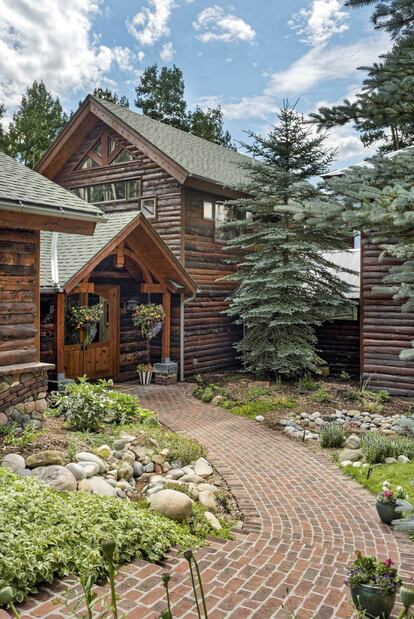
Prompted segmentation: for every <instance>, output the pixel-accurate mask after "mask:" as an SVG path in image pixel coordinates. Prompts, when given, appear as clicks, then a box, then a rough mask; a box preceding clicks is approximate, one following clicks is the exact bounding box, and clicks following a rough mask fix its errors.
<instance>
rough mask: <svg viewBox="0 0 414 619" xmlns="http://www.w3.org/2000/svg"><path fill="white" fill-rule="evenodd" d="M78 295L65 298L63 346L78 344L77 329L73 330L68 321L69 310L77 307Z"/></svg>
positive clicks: (78, 302) (78, 303)
mask: <svg viewBox="0 0 414 619" xmlns="http://www.w3.org/2000/svg"><path fill="white" fill-rule="evenodd" d="M80 304H81V303H80V294H70V295H68V296H65V344H79V342H80V337H79V329H75V328H74V327H73V326H72V324H71V321H70V309H71V307H74V306H79V305H80Z"/></svg>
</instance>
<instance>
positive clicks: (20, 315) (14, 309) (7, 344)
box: [0, 228, 39, 367]
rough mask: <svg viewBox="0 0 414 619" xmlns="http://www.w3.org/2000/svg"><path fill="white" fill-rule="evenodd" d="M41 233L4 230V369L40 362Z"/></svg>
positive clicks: (0, 262)
mask: <svg viewBox="0 0 414 619" xmlns="http://www.w3.org/2000/svg"><path fill="white" fill-rule="evenodd" d="M38 276H39V233H38V232H35V231H31V230H29V231H26V230H12V229H6V228H1V229H0V367H2V366H6V365H15V364H19V363H32V362H35V361H37V360H38V328H37V327H38V318H39V312H38V302H39V299H38V294H39V279H38Z"/></svg>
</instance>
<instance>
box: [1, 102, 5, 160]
mask: <svg viewBox="0 0 414 619" xmlns="http://www.w3.org/2000/svg"><path fill="white" fill-rule="evenodd" d="M5 111H6V108H5V107H4V105H2V104H1V103H0V150H4V149H5V146H6V144H5V140H6V134H5V131H4V129H3V125H2V122H1V121H2V118H3V116H4V113H5Z"/></svg>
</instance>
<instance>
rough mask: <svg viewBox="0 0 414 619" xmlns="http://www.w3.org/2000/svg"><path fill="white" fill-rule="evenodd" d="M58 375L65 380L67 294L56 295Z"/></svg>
mask: <svg viewBox="0 0 414 619" xmlns="http://www.w3.org/2000/svg"><path fill="white" fill-rule="evenodd" d="M55 320H56V374H57V378H58V380H59V379H62V378H65V355H64V345H65V294H64V293H63V292H58V293H57V294H56V317H55Z"/></svg>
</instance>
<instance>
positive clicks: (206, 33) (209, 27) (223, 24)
mask: <svg viewBox="0 0 414 619" xmlns="http://www.w3.org/2000/svg"><path fill="white" fill-rule="evenodd" d="M193 27H194V29H195V30H196V31H198V32H200V34H198V35H197V38H198V39H199V40H200V41H203V43H209V42H210V41H224V42H225V43H231V42H232V41H253V39H254V38H255V36H256V33H255V31H254V30H253V28H252V27H251V26H250V24H248V23H247V22H245V21H244V20H243V19H241V17H237V15H235V14H234V13H225V12H224V9H223V8H222V7H220V6H218V5H217V4H215V5H214V6H211V7H208V8H206V9H204V10H203V11H201V13H199V15H198V16H197V19H196V21H195V22H193Z"/></svg>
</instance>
